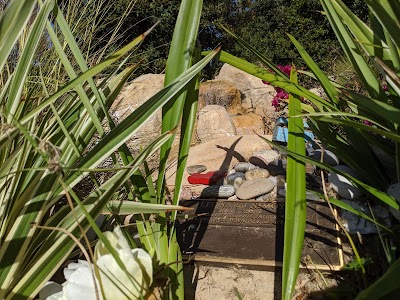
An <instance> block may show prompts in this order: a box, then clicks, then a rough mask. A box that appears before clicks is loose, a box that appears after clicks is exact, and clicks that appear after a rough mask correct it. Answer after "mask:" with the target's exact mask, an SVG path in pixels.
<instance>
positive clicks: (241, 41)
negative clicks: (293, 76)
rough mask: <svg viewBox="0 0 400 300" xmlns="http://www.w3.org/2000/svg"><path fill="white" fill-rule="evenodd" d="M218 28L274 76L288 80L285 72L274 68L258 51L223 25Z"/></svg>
mask: <svg viewBox="0 0 400 300" xmlns="http://www.w3.org/2000/svg"><path fill="white" fill-rule="evenodd" d="M219 26H221V27H222V29H223V30H225V31H226V32H227V33H229V34H230V35H231V36H233V37H234V38H235V39H236V40H237V41H238V42H239V43H240V44H241V45H242V46H243V47H244V48H245V49H247V50H249V51H251V52H253V53H254V54H255V55H256V56H257V57H258V58H259V59H260V60H261V61H262V62H263V63H264V64H266V65H267V67H268V68H269V69H271V70H272V71H273V72H275V74H278V75H279V76H281V77H283V78H287V79H289V78H288V76H287V75H286V73H285V72H283V71H282V70H281V69H279V68H277V67H276V66H275V64H274V63H273V62H272V61H271V60H269V59H268V58H266V57H265V56H264V55H262V54H261V52H260V51H258V50H257V49H255V48H253V47H252V46H251V45H250V44H249V43H247V42H246V41H245V40H243V39H241V38H240V37H238V36H237V35H236V34H234V33H233V32H232V31H230V30H229V29H228V28H226V27H225V26H224V25H222V24H220V25H219Z"/></svg>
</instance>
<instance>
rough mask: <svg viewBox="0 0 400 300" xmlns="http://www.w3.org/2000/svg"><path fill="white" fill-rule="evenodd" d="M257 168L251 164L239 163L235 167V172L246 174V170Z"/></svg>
mask: <svg viewBox="0 0 400 300" xmlns="http://www.w3.org/2000/svg"><path fill="white" fill-rule="evenodd" d="M256 168H257V167H256V166H255V165H253V164H252V163H248V162H239V163H237V164H236V166H235V171H236V172H247V171H248V170H254V169H256Z"/></svg>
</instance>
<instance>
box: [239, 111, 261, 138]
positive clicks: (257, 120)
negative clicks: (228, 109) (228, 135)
mask: <svg viewBox="0 0 400 300" xmlns="http://www.w3.org/2000/svg"><path fill="white" fill-rule="evenodd" d="M231 118H232V122H233V124H234V125H235V128H236V134H237V135H245V134H254V133H256V134H260V135H262V134H264V131H265V125H264V120H263V118H262V117H260V116H259V115H256V114H255V113H253V112H251V113H247V114H243V115H235V116H231Z"/></svg>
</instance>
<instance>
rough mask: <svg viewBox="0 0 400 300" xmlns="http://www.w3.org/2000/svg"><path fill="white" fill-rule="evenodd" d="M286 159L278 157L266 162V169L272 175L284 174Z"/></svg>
mask: <svg viewBox="0 0 400 300" xmlns="http://www.w3.org/2000/svg"><path fill="white" fill-rule="evenodd" d="M286 166H287V160H286V159H279V160H275V161H273V162H270V163H269V164H268V167H267V169H268V171H269V173H270V174H271V175H272V176H277V175H285V174H286Z"/></svg>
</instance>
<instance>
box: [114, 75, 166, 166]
mask: <svg viewBox="0 0 400 300" xmlns="http://www.w3.org/2000/svg"><path fill="white" fill-rule="evenodd" d="M163 87H164V75H162V74H145V75H142V76H139V77H138V78H136V79H134V80H133V81H132V82H130V83H129V84H127V85H125V87H124V88H123V89H122V90H121V92H120V94H119V95H118V97H117V99H115V101H114V103H113V105H112V106H111V108H110V114H111V116H112V118H113V119H114V121H115V122H116V123H119V122H121V121H122V120H123V119H125V118H126V117H127V116H129V115H130V114H131V113H132V112H133V111H135V110H136V109H137V108H139V106H140V105H142V104H143V103H145V102H146V101H147V100H149V99H150V98H151V97H152V96H154V95H155V94H156V93H157V92H159V91H160V90H161V89H162V88H163ZM161 120H162V114H161V109H159V110H158V111H157V113H156V114H155V115H154V116H153V117H152V118H150V119H149V120H148V121H147V122H145V123H144V124H143V126H142V127H141V128H140V129H139V130H138V131H137V132H136V133H135V134H134V135H133V136H132V138H131V139H130V140H128V141H127V145H128V147H129V149H130V150H131V152H132V153H133V154H134V155H136V154H138V153H139V151H140V148H144V147H146V146H147V145H149V144H150V142H152V141H153V140H154V139H156V138H157V137H158V136H159V135H160V134H161ZM155 163H156V162H155V161H154V162H153V161H149V164H151V165H153V164H155Z"/></svg>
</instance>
